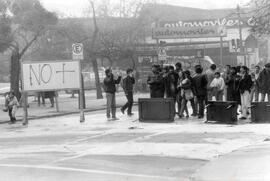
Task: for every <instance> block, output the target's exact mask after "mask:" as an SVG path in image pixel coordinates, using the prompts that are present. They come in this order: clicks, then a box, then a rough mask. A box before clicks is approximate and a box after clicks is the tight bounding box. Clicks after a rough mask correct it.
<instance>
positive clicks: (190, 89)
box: [147, 63, 270, 119]
mask: <svg viewBox="0 0 270 181" xmlns="http://www.w3.org/2000/svg"><path fill="white" fill-rule="evenodd" d="M194 69H195V73H194V74H193V75H191V71H192V70H183V69H182V66H181V63H177V64H176V65H175V68H174V66H168V67H161V66H159V65H153V67H152V72H153V74H152V75H150V76H149V78H148V81H147V83H148V84H149V86H150V95H151V98H164V97H166V98H173V99H174V100H175V102H176V103H177V104H178V106H177V107H178V111H176V112H177V113H178V116H179V118H183V117H184V116H185V117H189V112H188V108H187V103H188V102H190V105H191V108H192V111H193V113H192V114H191V116H198V118H199V119H200V118H203V117H204V109H205V105H206V104H207V101H210V100H211V101H236V102H237V103H238V104H239V107H240V112H241V117H240V119H246V118H247V116H248V114H249V113H250V106H251V102H252V101H256V102H258V101H265V97H266V94H267V95H268V96H269V94H270V63H268V64H266V65H265V67H264V68H263V69H261V67H259V66H256V67H255V70H250V69H249V68H248V67H246V66H237V67H231V66H230V65H227V66H226V68H225V70H224V71H217V66H216V65H215V64H212V65H211V66H210V68H209V69H208V70H206V71H204V70H203V68H202V67H201V66H200V65H197V66H195V67H194ZM260 95H261V96H260ZM259 97H261V99H260V100H259ZM268 101H270V100H269V99H268ZM184 113H185V115H184Z"/></svg>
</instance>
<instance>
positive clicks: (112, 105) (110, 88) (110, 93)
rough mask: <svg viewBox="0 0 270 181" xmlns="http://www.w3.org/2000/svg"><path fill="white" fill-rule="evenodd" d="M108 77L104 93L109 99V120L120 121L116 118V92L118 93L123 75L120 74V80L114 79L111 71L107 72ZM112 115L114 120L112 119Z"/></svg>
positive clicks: (105, 81)
mask: <svg viewBox="0 0 270 181" xmlns="http://www.w3.org/2000/svg"><path fill="white" fill-rule="evenodd" d="M105 75H106V77H105V78H104V81H103V84H104V91H105V92H106V99H107V119H108V121H110V120H112V121H114V120H118V118H117V117H116V101H115V92H116V85H117V84H119V83H120V81H121V75H120V74H118V78H117V79H114V75H113V74H112V71H111V69H106V70H105ZM111 114H112V119H110V118H111Z"/></svg>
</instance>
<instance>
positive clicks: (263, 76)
mask: <svg viewBox="0 0 270 181" xmlns="http://www.w3.org/2000/svg"><path fill="white" fill-rule="evenodd" d="M257 81H258V86H259V89H260V91H261V95H262V97H261V101H262V102H264V101H265V96H266V94H267V97H268V102H269V103H270V63H267V64H266V65H265V68H264V69H263V70H262V71H261V72H260V74H259V77H258V79H257Z"/></svg>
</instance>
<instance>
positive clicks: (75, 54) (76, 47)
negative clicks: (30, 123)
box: [72, 43, 85, 122]
mask: <svg viewBox="0 0 270 181" xmlns="http://www.w3.org/2000/svg"><path fill="white" fill-rule="evenodd" d="M72 58H73V60H79V61H80V60H83V44H82V43H74V44H72ZM79 107H80V122H84V121H85V117H84V111H83V109H84V108H85V96H84V80H83V76H82V73H81V72H80V93H79Z"/></svg>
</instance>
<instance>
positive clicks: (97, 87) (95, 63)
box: [90, 1, 103, 99]
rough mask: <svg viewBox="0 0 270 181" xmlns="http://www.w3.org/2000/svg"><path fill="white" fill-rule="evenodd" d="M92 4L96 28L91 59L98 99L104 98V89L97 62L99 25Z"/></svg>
mask: <svg viewBox="0 0 270 181" xmlns="http://www.w3.org/2000/svg"><path fill="white" fill-rule="evenodd" d="M90 3H91V6H92V9H93V18H94V27H95V30H94V32H93V40H92V44H91V49H90V52H91V55H92V56H91V60H92V65H93V70H94V73H95V82H96V90H97V99H102V98H103V96H102V90H101V85H100V80H99V73H98V64H97V58H96V55H95V53H96V52H95V44H96V40H97V38H98V26H97V20H96V12H95V7H94V3H93V2H92V1H91V2H90Z"/></svg>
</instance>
